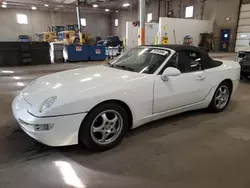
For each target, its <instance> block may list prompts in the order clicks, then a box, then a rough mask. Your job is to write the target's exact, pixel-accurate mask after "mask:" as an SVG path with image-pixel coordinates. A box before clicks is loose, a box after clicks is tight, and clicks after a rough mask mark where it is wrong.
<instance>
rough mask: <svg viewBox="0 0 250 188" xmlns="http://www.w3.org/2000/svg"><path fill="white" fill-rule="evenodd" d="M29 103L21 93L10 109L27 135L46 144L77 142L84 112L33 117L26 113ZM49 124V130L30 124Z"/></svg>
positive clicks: (56, 144) (64, 144) (60, 144)
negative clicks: (36, 128) (37, 128)
mask: <svg viewBox="0 0 250 188" xmlns="http://www.w3.org/2000/svg"><path fill="white" fill-rule="evenodd" d="M30 107H31V105H30V104H29V103H28V102H27V101H25V99H24V97H23V96H22V95H18V96H17V97H16V98H15V99H14V101H13V103H12V111H13V115H14V117H15V119H16V120H17V121H18V123H19V125H20V127H21V128H22V129H23V130H24V132H26V133H27V134H28V135H29V136H31V137H32V138H34V139H35V140H37V141H39V142H41V143H43V144H45V145H48V146H67V145H74V144H78V132H79V129H80V126H81V123H82V120H83V119H84V117H85V116H86V113H82V114H74V115H67V116H58V117H48V118H43V117H41V118H40V117H35V116H33V115H31V114H30V113H28V109H29V108H30ZM43 124H49V125H53V127H52V128H51V129H50V130H44V131H35V130H34V129H33V127H32V126H34V125H43Z"/></svg>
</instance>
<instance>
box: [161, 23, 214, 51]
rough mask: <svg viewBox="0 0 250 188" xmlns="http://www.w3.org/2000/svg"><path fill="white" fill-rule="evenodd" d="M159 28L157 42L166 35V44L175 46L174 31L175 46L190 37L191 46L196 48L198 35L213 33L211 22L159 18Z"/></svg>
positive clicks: (198, 40) (198, 39) (198, 41)
mask: <svg viewBox="0 0 250 188" xmlns="http://www.w3.org/2000/svg"><path fill="white" fill-rule="evenodd" d="M159 27H160V30H159V42H160V41H161V37H163V36H165V35H166V34H167V36H168V43H169V44H175V37H174V31H175V36H176V44H183V39H184V37H185V36H186V35H190V36H191V37H192V38H193V45H194V46H198V44H199V43H200V33H211V32H212V31H213V21H208V20H193V19H178V18H160V22H159Z"/></svg>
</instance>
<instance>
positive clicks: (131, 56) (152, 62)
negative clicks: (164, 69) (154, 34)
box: [110, 47, 169, 74]
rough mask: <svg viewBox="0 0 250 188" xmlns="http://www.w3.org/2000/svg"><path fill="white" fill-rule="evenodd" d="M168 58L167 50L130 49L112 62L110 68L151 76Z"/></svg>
mask: <svg viewBox="0 0 250 188" xmlns="http://www.w3.org/2000/svg"><path fill="white" fill-rule="evenodd" d="M168 56H169V51H168V50H163V49H154V48H146V47H138V48H132V49H130V50H129V51H128V52H126V53H125V54H123V55H122V56H120V57H119V58H118V59H117V60H115V61H114V62H112V63H111V64H110V66H112V67H115V68H119V69H124V70H129V71H134V72H140V73H146V74H153V73H154V72H155V71H156V70H157V69H158V68H159V67H160V66H161V65H162V63H163V62H164V61H165V59H166V58H167V57H168Z"/></svg>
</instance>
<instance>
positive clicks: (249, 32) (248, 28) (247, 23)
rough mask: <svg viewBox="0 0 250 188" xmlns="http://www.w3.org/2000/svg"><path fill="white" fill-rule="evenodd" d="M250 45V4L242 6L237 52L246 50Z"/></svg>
mask: <svg viewBox="0 0 250 188" xmlns="http://www.w3.org/2000/svg"><path fill="white" fill-rule="evenodd" d="M249 44H250V4H243V5H241V9H240V17H239V23H238V31H237V38H236V46H235V51H236V52H238V51H240V50H244V49H246V47H249Z"/></svg>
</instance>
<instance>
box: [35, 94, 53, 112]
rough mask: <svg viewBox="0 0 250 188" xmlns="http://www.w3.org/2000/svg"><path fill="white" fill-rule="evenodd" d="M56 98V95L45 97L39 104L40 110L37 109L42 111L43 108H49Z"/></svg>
mask: <svg viewBox="0 0 250 188" xmlns="http://www.w3.org/2000/svg"><path fill="white" fill-rule="evenodd" d="M56 99H57V97H56V96H52V97H50V98H48V99H46V100H45V101H44V102H43V103H42V105H41V107H40V110H39V111H40V113H42V112H43V111H44V110H46V109H49V108H50V107H51V106H52V105H53V104H54V103H55V101H56Z"/></svg>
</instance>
